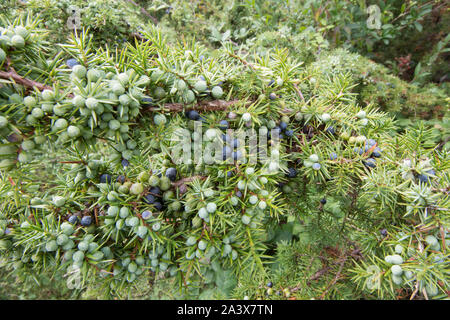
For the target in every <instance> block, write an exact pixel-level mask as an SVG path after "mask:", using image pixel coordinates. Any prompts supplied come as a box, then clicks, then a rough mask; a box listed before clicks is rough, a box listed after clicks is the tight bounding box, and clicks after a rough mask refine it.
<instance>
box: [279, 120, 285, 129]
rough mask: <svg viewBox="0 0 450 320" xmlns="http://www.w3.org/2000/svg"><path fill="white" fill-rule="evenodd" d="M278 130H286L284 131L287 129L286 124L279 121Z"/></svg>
mask: <svg viewBox="0 0 450 320" xmlns="http://www.w3.org/2000/svg"><path fill="white" fill-rule="evenodd" d="M280 129H281V130H286V129H287V123H286V122H283V121H281V122H280Z"/></svg>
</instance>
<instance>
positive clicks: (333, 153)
mask: <svg viewBox="0 0 450 320" xmlns="http://www.w3.org/2000/svg"><path fill="white" fill-rule="evenodd" d="M336 159H337V154H336V153H335V152H332V153H330V160H336Z"/></svg>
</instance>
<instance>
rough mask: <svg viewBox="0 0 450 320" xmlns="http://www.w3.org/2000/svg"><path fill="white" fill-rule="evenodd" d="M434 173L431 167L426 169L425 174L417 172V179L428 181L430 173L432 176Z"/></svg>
mask: <svg viewBox="0 0 450 320" xmlns="http://www.w3.org/2000/svg"><path fill="white" fill-rule="evenodd" d="M435 174H436V172H435V171H434V170H433V169H431V170H428V171H427V172H426V173H425V174H419V175H418V176H417V178H418V179H419V181H420V182H423V183H428V182H429V181H430V177H429V176H430V175H432V176H434V175H435Z"/></svg>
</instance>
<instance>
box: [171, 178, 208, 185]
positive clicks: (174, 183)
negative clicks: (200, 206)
mask: <svg viewBox="0 0 450 320" xmlns="http://www.w3.org/2000/svg"><path fill="white" fill-rule="evenodd" d="M195 179H200V180H203V179H206V177H205V176H192V177H187V178H183V179H180V180H178V181H175V182H172V185H173V186H175V187H179V186H181V185H182V184H185V183H186V182H191V181H193V180H195Z"/></svg>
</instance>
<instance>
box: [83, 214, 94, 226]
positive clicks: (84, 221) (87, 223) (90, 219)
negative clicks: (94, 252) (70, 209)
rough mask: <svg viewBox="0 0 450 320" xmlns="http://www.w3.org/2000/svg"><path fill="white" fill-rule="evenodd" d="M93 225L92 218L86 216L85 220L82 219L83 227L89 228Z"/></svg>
mask: <svg viewBox="0 0 450 320" xmlns="http://www.w3.org/2000/svg"><path fill="white" fill-rule="evenodd" d="M91 223H92V217H91V216H84V217H83V218H81V225H82V226H85V227H88V226H90V225H91Z"/></svg>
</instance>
